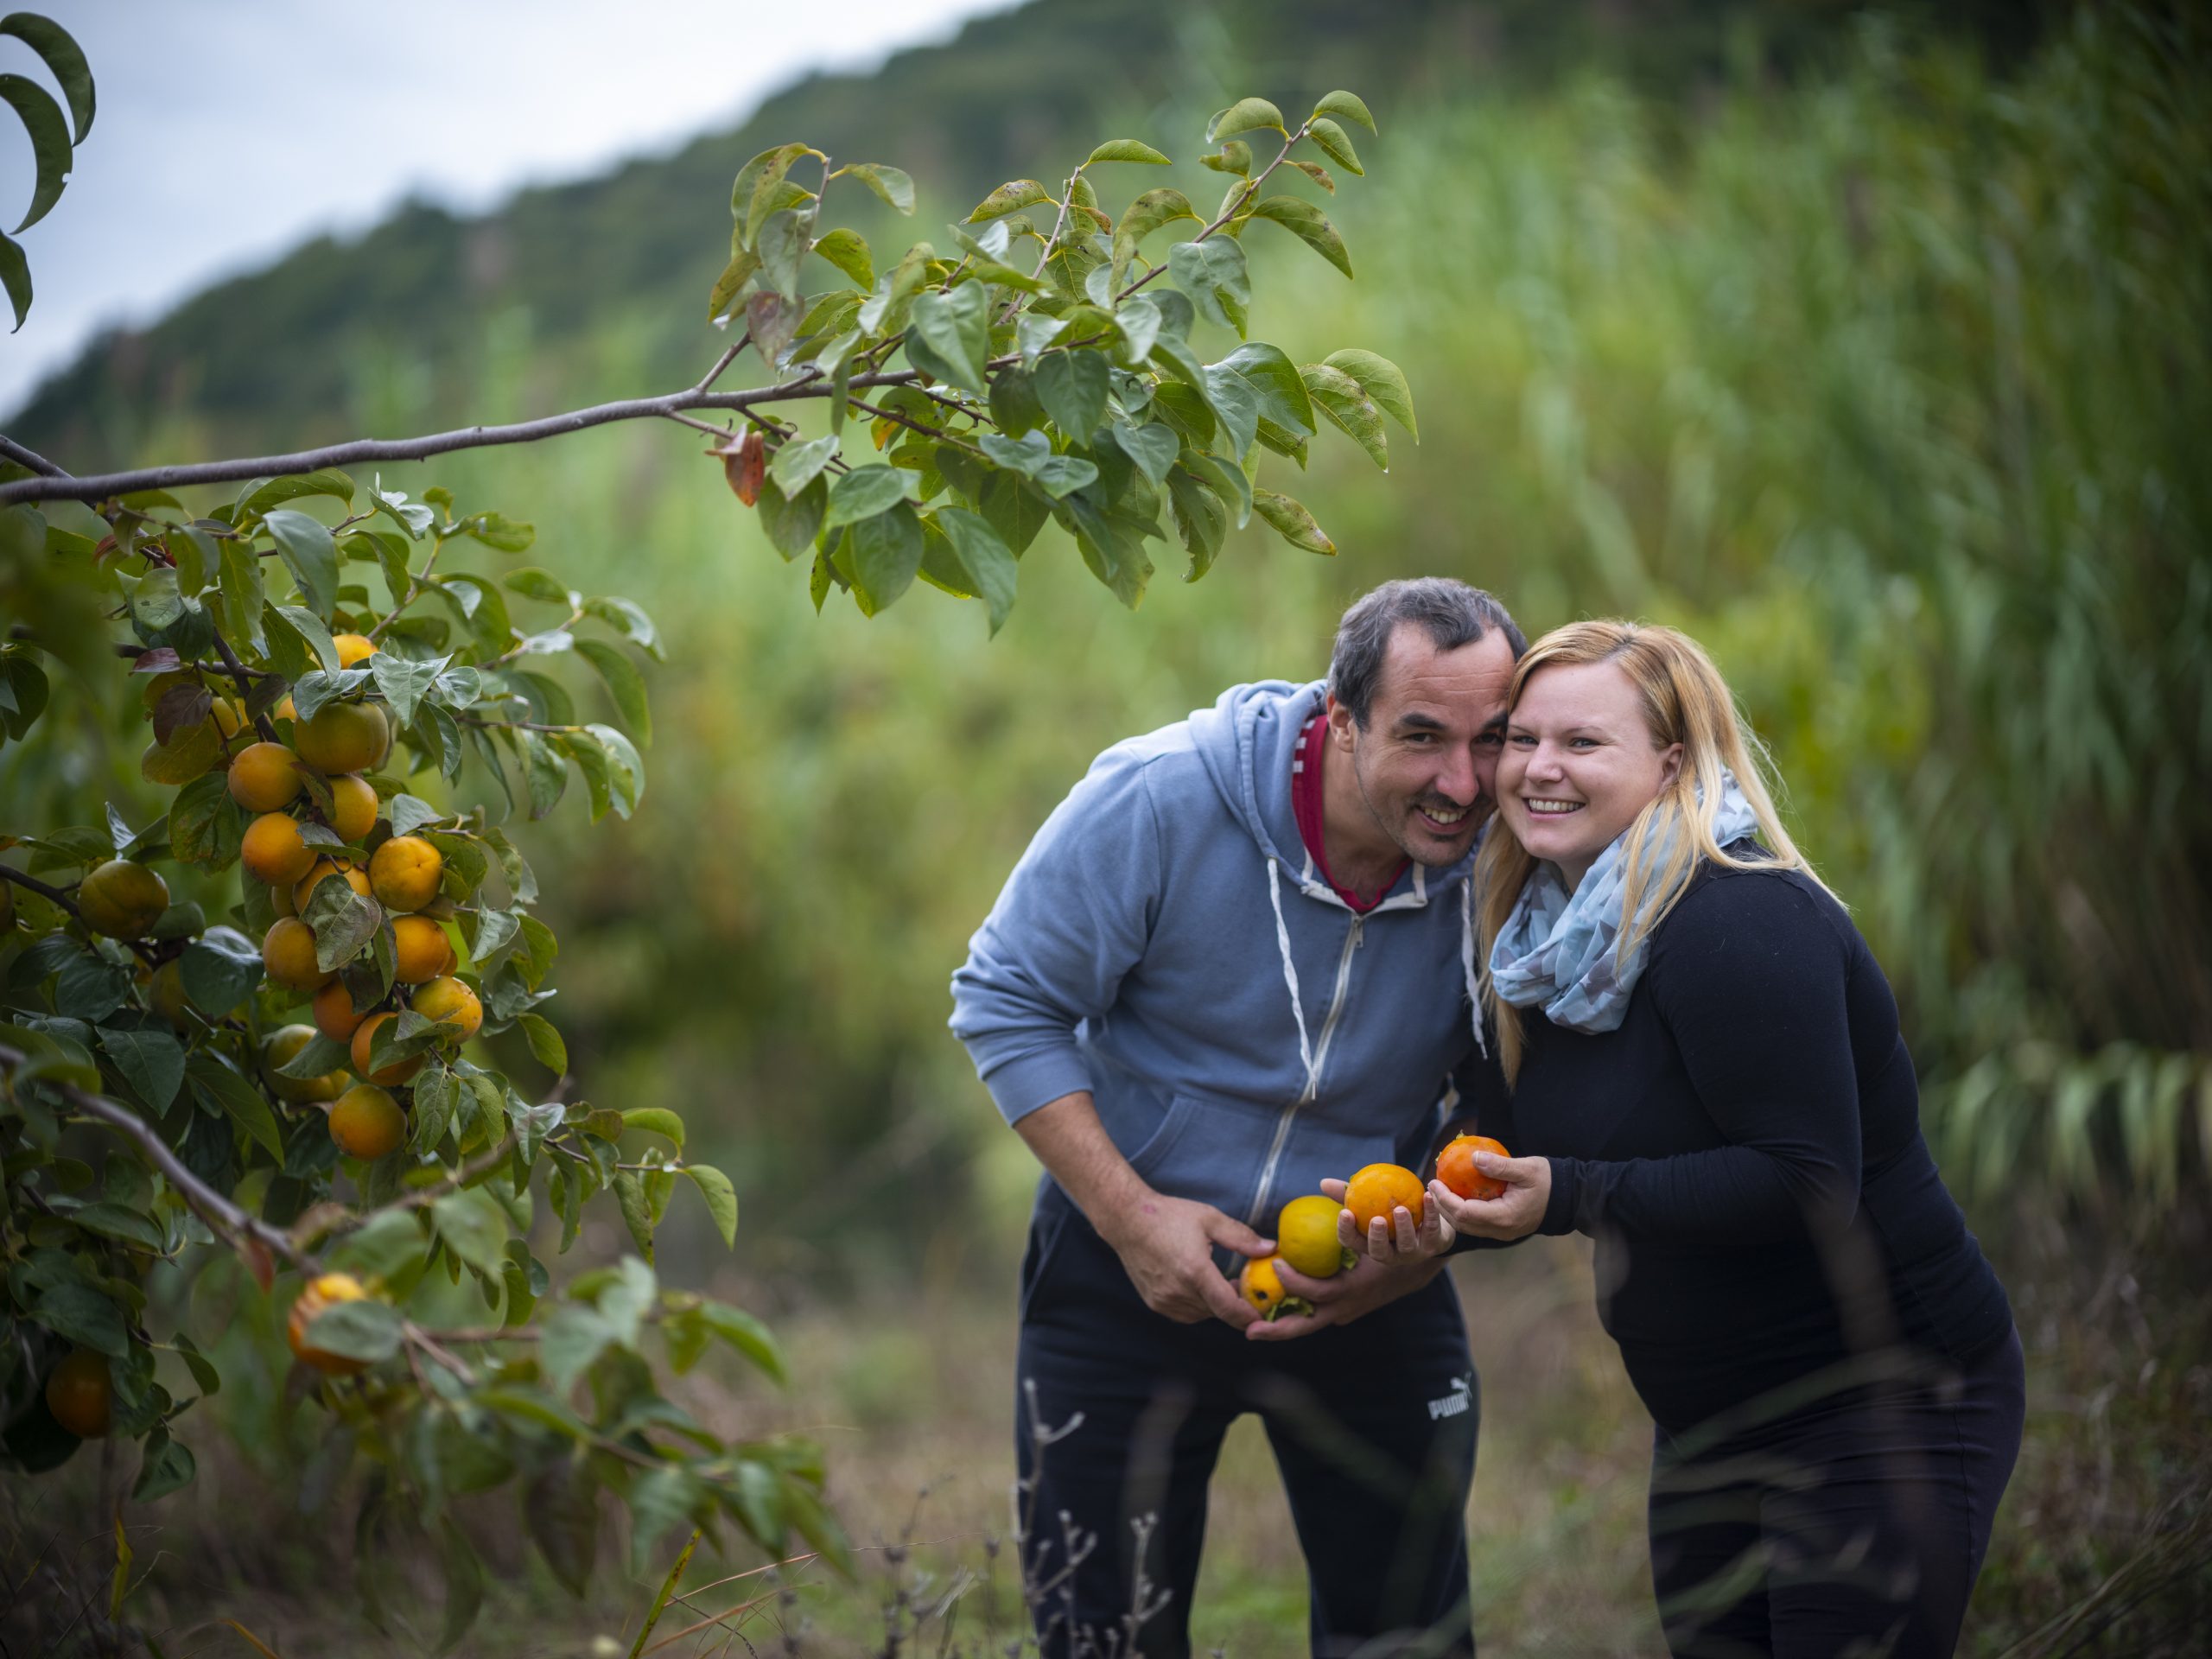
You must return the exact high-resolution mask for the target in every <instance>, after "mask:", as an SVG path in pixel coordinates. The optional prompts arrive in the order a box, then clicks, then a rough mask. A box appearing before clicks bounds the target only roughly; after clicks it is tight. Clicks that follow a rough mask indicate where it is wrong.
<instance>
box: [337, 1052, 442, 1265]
mask: <svg viewBox="0 0 2212 1659" xmlns="http://www.w3.org/2000/svg"><path fill="white" fill-rule="evenodd" d="M424 1075H425V1076H428V1075H429V1074H428V1073H425V1074H424ZM422 1107H423V1090H422V1085H421V1084H416V1090H415V1109H416V1111H418V1112H419V1111H421V1110H422ZM417 1213H418V1212H416V1211H412V1210H407V1211H400V1210H387V1211H385V1212H384V1213H383V1214H381V1215H378V1216H372V1217H370V1218H369V1220H368V1221H367V1222H366V1223H365V1224H363V1225H362V1226H361V1227H360V1228H359V1229H358V1230H355V1231H353V1232H350V1233H347V1234H345V1235H344V1236H341V1237H340V1239H338V1241H337V1242H336V1243H334V1244H332V1245H331V1246H330V1248H329V1250H328V1251H327V1255H328V1256H329V1259H330V1262H331V1263H332V1265H333V1266H335V1267H342V1268H345V1269H346V1271H347V1272H349V1273H356V1274H360V1275H361V1276H363V1277H364V1278H368V1279H396V1278H397V1277H398V1276H399V1275H400V1274H403V1273H404V1272H405V1271H406V1270H407V1269H408V1268H410V1267H412V1266H414V1265H415V1263H416V1262H419V1261H421V1260H422V1258H423V1224H422V1223H421V1222H420V1221H419V1220H418V1219H416V1216H417Z"/></svg>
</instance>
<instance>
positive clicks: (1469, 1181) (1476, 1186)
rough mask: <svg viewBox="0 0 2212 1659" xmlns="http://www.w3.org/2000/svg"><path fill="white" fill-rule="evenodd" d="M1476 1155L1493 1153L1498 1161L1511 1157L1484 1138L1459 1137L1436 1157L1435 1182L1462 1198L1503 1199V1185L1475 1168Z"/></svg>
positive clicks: (1498, 1142)
mask: <svg viewBox="0 0 2212 1659" xmlns="http://www.w3.org/2000/svg"><path fill="white" fill-rule="evenodd" d="M1478 1152H1489V1153H1495V1154H1497V1156H1499V1157H1500V1158H1510V1157H1511V1156H1512V1155H1513V1154H1511V1153H1510V1152H1508V1151H1507V1150H1506V1149H1505V1147H1504V1145H1503V1142H1500V1141H1493V1140H1491V1138H1490V1136H1488V1135H1459V1136H1458V1137H1457V1138H1456V1139H1454V1140H1453V1141H1452V1143H1451V1144H1450V1145H1449V1146H1447V1147H1445V1148H1444V1150H1443V1151H1441V1152H1440V1153H1438V1154H1436V1179H1438V1180H1440V1181H1441V1182H1443V1183H1444V1185H1446V1186H1448V1187H1450V1188H1451V1189H1452V1192H1456V1193H1458V1194H1459V1197H1461V1198H1483V1199H1490V1198H1503V1197H1504V1196H1505V1183H1504V1182H1503V1181H1501V1180H1499V1179H1497V1178H1496V1177H1495V1176H1491V1175H1485V1174H1484V1173H1482V1171H1481V1170H1479V1169H1478V1168H1477V1167H1476V1166H1475V1154H1477V1153H1478Z"/></svg>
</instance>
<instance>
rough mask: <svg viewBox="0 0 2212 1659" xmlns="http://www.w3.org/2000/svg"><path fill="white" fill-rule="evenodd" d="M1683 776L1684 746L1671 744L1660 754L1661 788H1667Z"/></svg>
mask: <svg viewBox="0 0 2212 1659" xmlns="http://www.w3.org/2000/svg"><path fill="white" fill-rule="evenodd" d="M1681 775H1682V746H1681V744H1679V743H1669V745H1668V746H1667V747H1665V748H1663V749H1662V750H1661V751H1660V752H1659V787H1660V788H1662V789H1665V788H1667V787H1668V786H1669V785H1671V784H1672V783H1673V782H1674V781H1675V779H1677V778H1679V777H1681Z"/></svg>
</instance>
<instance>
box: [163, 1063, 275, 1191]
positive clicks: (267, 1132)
mask: <svg viewBox="0 0 2212 1659" xmlns="http://www.w3.org/2000/svg"><path fill="white" fill-rule="evenodd" d="M185 1075H186V1076H187V1077H189V1078H190V1079H191V1080H192V1085H193V1093H194V1096H197V1097H198V1098H199V1099H200V1101H201V1102H202V1103H206V1102H209V1101H212V1102H213V1103H214V1104H215V1105H216V1107H217V1108H219V1109H220V1110H221V1111H222V1113H223V1115H224V1116H226V1117H228V1118H229V1119H230V1120H231V1122H233V1123H235V1124H237V1125H238V1128H241V1129H244V1130H245V1132H246V1134H247V1135H248V1136H249V1137H251V1140H252V1141H254V1143H255V1144H256V1145H257V1146H258V1147H260V1148H261V1149H262V1150H263V1151H264V1152H265V1153H267V1154H269V1156H270V1161H271V1162H273V1163H277V1164H282V1163H283V1161H284V1141H283V1135H282V1134H281V1132H280V1131H279V1130H278V1129H277V1116H276V1114H275V1113H273V1112H272V1111H270V1109H269V1102H268V1100H267V1098H266V1097H264V1096H263V1094H262V1092H261V1090H259V1089H257V1088H256V1087H255V1086H254V1085H253V1084H251V1083H250V1082H248V1081H247V1080H246V1079H245V1078H244V1077H240V1076H239V1075H238V1073H237V1072H236V1071H232V1069H231V1068H230V1066H229V1065H226V1064H225V1063H224V1062H223V1061H222V1060H221V1059H220V1058H218V1057H217V1056H216V1055H215V1054H213V1052H209V1051H208V1050H206V1049H201V1050H199V1051H197V1052H194V1054H193V1055H192V1056H191V1057H190V1058H188V1059H187V1060H186V1062H185Z"/></svg>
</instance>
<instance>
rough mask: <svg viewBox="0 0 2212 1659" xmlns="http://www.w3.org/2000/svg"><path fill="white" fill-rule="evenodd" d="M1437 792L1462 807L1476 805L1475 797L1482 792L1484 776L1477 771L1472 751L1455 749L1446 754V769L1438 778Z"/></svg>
mask: <svg viewBox="0 0 2212 1659" xmlns="http://www.w3.org/2000/svg"><path fill="white" fill-rule="evenodd" d="M1436 792H1437V793H1438V794H1440V795H1444V796H1448V797H1449V798H1451V799H1452V801H1453V802H1454V803H1456V804H1459V805H1460V806H1472V805H1473V804H1474V802H1475V797H1476V796H1477V795H1478V794H1480V793H1481V792H1482V774H1481V773H1480V772H1478V771H1476V770H1475V757H1474V754H1473V752H1472V751H1471V750H1467V749H1455V750H1452V752H1450V753H1448V754H1446V757H1445V761H1444V769H1443V770H1442V771H1441V772H1439V773H1438V774H1437V776H1436Z"/></svg>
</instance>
